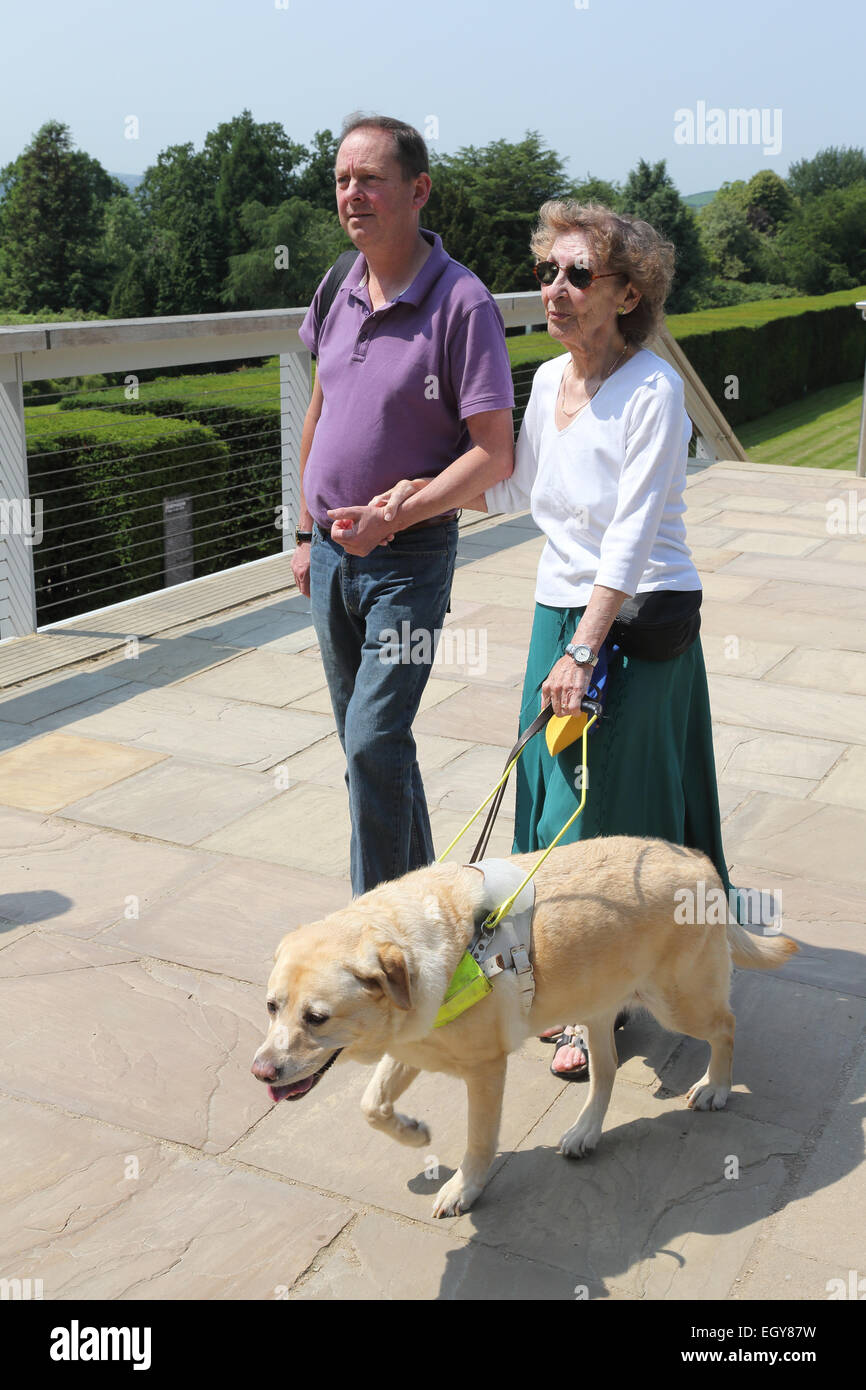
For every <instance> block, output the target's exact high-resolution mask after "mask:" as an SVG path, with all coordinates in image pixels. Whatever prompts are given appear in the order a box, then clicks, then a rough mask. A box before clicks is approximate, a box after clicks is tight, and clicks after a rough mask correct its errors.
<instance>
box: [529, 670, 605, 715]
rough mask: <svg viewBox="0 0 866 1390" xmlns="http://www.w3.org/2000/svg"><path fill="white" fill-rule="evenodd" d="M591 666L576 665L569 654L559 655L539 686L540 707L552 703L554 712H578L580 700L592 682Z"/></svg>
mask: <svg viewBox="0 0 866 1390" xmlns="http://www.w3.org/2000/svg"><path fill="white" fill-rule="evenodd" d="M592 672H593V668H592V667H591V666H578V664H577V662H576V661H574V660H573V659H572V658H571V657H570V656H563V657H560V659H559V661H557V663H556V665H555V666H554V667H553V670H552V671H551V672H550V675H549V676H548V677H547V680H546V681H545V682H544V684H543V685H542V687H541V703H542V707H543V706H544V705H546V704H551V705H553V713H554V714H580V702H581V700H582V699H583V697H584V695H585V694H586V692H587V690H588V689H589V686H590V684H591V682H592Z"/></svg>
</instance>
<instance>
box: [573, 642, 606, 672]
mask: <svg viewBox="0 0 866 1390" xmlns="http://www.w3.org/2000/svg"><path fill="white" fill-rule="evenodd" d="M565 651H566V655H567V656H570V657H571V658H572V660H573V661H576V662H577V664H578V666H597V665H598V657H597V656H596V655H595V653H594V651H593V650H592V647H587V646H583V645H582V646H579V647H576V646H575V645H574V643H573V642H569V644H568V646H567V647H566V649H565Z"/></svg>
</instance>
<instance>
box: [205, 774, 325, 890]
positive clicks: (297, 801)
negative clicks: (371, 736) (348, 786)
mask: <svg viewBox="0 0 866 1390" xmlns="http://www.w3.org/2000/svg"><path fill="white" fill-rule="evenodd" d="M350 833H351V823H350V820H349V802H348V797H347V796H346V792H345V789H343V790H339V789H337V788H334V787H328V786H320V785H318V784H317V783H313V782H297V783H295V784H294V785H292V786H290V787H289V789H288V791H284V792H281V793H280V795H279V796H277V797H274V799H273V800H271V801H269V802H267V803H266V804H265V805H264V806H258V807H256V809H255V810H253V811H248V812H247V814H246V815H245V816H241V817H239V819H238V820H236V821H235V822H234V823H233V824H232V825H228V826H226V827H225V828H224V829H222V830H217V831H215V832H214V834H213V835H206V836H205V837H204V839H202V840H200V841H199V847H200V848H201V849H208V850H217V851H219V852H220V853H222V854H238V855H241V856H243V857H244V858H246V859H264V860H267V861H268V862H269V863H271V864H285V865H287V866H288V867H289V868H293V869H311V870H313V872H315V873H319V874H327V875H328V876H330V877H333V878H346V877H347V876H348V873H349V836H350Z"/></svg>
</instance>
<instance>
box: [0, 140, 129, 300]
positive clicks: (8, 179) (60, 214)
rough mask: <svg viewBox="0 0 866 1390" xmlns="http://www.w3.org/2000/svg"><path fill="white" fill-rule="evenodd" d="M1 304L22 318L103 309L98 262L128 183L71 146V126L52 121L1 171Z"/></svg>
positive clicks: (101, 273)
mask: <svg viewBox="0 0 866 1390" xmlns="http://www.w3.org/2000/svg"><path fill="white" fill-rule="evenodd" d="M0 183H2V185H3V187H4V189H5V196H4V198H3V201H2V203H0V247H2V252H0V303H2V305H3V307H5V308H9V309H14V310H16V311H17V312H18V313H37V312H42V311H43V310H44V311H46V312H53V311H58V310H62V309H67V308H69V309H78V310H80V311H82V312H99V311H101V310H104V308H105V304H106V301H107V287H106V282H105V266H104V263H103V262H102V261H101V259H100V252H99V247H100V243H101V241H102V233H103V223H104V220H105V212H106V207H107V205H108V203H109V202H110V201H111V200H112V199H115V198H123V199H128V197H129V194H128V191H127V189H126V186H125V184H123V183H121V181H120V180H119V179H115V178H112V176H111V175H110V174H109V173H107V172H106V170H105V169H103V167H102V165H101V164H100V163H99V161H98V160H97V159H92V158H91V157H90V155H87V154H85V153H84V152H83V151H81V150H74V149H73V148H72V137H71V134H70V130H69V127H68V126H66V125H63V124H61V122H60V121H53V120H52V121H46V123H45V124H44V125H43V126H42V127H41V128H40V129H39V131H38V132H37V133H36V135H35V136H34V138H33V140H32V141H31V142H30V144H29V145H28V146H27V147H26V149H25V150H24V151H23V153H22V154H20V155H19V156H18V158H17V159H16V160H14V161H13V162H12V163H11V164H8V165H7V166H6V168H5V169H3V170H2V171H0Z"/></svg>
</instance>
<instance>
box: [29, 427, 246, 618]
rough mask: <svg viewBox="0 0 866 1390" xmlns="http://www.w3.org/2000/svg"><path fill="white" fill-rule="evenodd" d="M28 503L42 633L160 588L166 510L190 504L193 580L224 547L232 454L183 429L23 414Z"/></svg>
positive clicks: (208, 435)
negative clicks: (38, 524)
mask: <svg viewBox="0 0 866 1390" xmlns="http://www.w3.org/2000/svg"><path fill="white" fill-rule="evenodd" d="M27 453H28V468H29V474H30V495H31V496H32V497H35V498H40V499H41V501H42V508H43V512H42V527H43V536H42V540H41V542H40V544H38V545H36V546H34V549H33V559H34V566H35V577H36V590H37V609H38V614H39V621H40V623H45V622H56V621H59V620H60V619H62V618H68V617H73V616H75V615H76V614H78V613H81V612H83V611H86V610H87V609H88V608H101V607H103V606H105V605H107V604H110V603H118V602H120V601H121V600H123V599H130V598H136V597H138V596H139V595H142V594H146V593H150V592H152V591H153V590H154V589H158V588H160V587H161V585H162V583H163V576H164V569H165V557H164V524H163V500H164V499H165V498H169V497H177V496H178V495H187V496H191V497H192V499H193V547H194V567H195V574H196V575H200V574H210V573H212V572H213V571H214V570H216V569H218V568H219V567H220V566H219V560H220V556H221V554H222V553H223V551H224V549H225V545H226V508H225V501H224V491H225V484H226V476H227V472H228V464H229V448H228V445H226V444H225V443H224V442H223V441H222V440H221V439H219V438H218V437H217V435H216V433H215V432H214V431H213V430H210V429H207V428H205V427H203V426H202V425H199V424H196V423H195V422H192V421H187V420H164V419H158V418H156V417H155V416H152V415H147V416H140V417H133V416H130V415H128V414H124V413H120V412H116V411H105V410H77V411H76V410H71V411H68V412H63V414H62V415H61V414H60V413H59V412H57V411H55V410H52V409H50V408H48V407H45V408H42V409H37V410H30V411H28V413H27Z"/></svg>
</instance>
